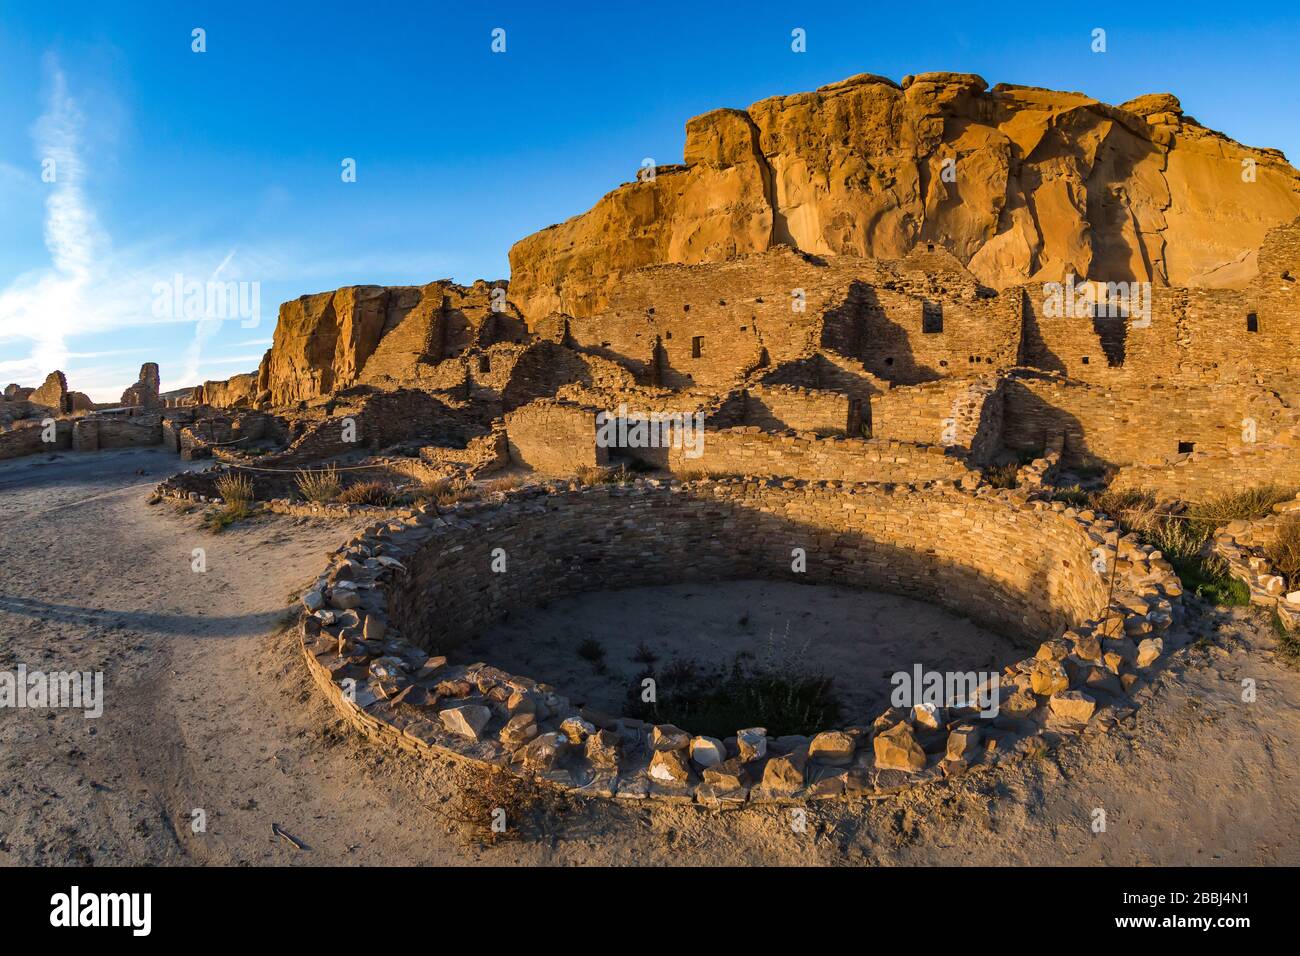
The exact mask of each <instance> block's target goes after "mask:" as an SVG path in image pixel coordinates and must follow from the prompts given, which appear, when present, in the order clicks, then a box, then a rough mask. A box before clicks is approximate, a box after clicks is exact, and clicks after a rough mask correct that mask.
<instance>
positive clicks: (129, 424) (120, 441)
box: [72, 414, 163, 451]
mask: <svg viewBox="0 0 1300 956" xmlns="http://www.w3.org/2000/svg"><path fill="white" fill-rule="evenodd" d="M162 441H163V428H162V416H161V415H158V414H152V415H137V416H133V417H129V418H128V417H126V416H118V415H87V416H85V417H83V418H78V419H75V420H74V422H73V426H72V448H73V450H74V451H99V450H101V449H107V448H139V447H144V446H148V445H158V444H161V443H162Z"/></svg>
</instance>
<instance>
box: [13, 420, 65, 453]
mask: <svg viewBox="0 0 1300 956" xmlns="http://www.w3.org/2000/svg"><path fill="white" fill-rule="evenodd" d="M43 433H44V427H43V426H42V425H41V422H40V420H30V421H23V422H17V423H15V424H14V426H13V427H12V428H9V429H6V430H2V431H0V459H5V458H21V457H23V456H24V455H38V454H41V453H44V452H52V451H67V450H68V449H70V448H71V447H72V422H71V421H70V420H68V419H60V420H58V421H56V422H55V426H54V435H55V440H54V441H53V442H44V441H42V440H41V438H42V435H43Z"/></svg>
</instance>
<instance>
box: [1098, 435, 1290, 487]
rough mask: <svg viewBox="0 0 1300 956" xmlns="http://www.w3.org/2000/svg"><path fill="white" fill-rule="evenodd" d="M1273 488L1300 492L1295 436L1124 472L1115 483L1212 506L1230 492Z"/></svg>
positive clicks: (1191, 455)
mask: <svg viewBox="0 0 1300 956" xmlns="http://www.w3.org/2000/svg"><path fill="white" fill-rule="evenodd" d="M1269 485H1283V486H1285V487H1289V488H1296V487H1300V438H1298V437H1297V435H1296V433H1295V432H1294V431H1293V432H1291V433H1288V434H1286V435H1283V436H1281V437H1280V439H1279V440H1278V441H1275V442H1268V443H1265V444H1258V445H1251V446H1243V447H1238V448H1233V449H1231V450H1229V451H1228V452H1226V453H1223V452H1219V453H1215V454H1206V453H1193V454H1190V455H1187V456H1184V457H1182V458H1180V459H1179V460H1178V461H1176V462H1173V463H1169V464H1161V465H1130V466H1128V467H1126V468H1121V469H1120V470H1119V473H1118V474H1116V475H1115V478H1114V480H1113V481H1112V482H1111V487H1112V488H1113V489H1115V490H1117V491H1124V490H1130V489H1133V490H1139V491H1152V492H1155V493H1156V494H1157V495H1159V496H1161V497H1166V498H1179V499H1182V500H1184V501H1208V500H1210V499H1213V498H1217V497H1219V496H1220V495H1223V494H1224V493H1225V492H1231V491H1243V490H1245V489H1248V488H1262V487H1267V486H1269Z"/></svg>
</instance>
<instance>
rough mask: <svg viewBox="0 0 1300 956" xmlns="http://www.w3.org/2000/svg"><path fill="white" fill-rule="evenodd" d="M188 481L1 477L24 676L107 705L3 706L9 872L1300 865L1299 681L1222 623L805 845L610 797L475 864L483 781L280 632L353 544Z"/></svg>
mask: <svg viewBox="0 0 1300 956" xmlns="http://www.w3.org/2000/svg"><path fill="white" fill-rule="evenodd" d="M178 467H179V463H178V462H177V460H176V459H175V458H174V457H172V456H170V455H167V454H165V453H164V452H162V451H161V450H156V449H153V450H141V451H121V452H101V453H97V454H93V455H74V454H63V455H60V456H56V457H55V458H54V460H48V459H47V458H45V457H41V458H34V459H23V460H19V461H15V462H6V463H0V528H3V534H0V670H8V671H13V670H15V669H16V668H17V666H18V665H19V664H25V665H27V667H28V668H30V669H35V668H38V667H39V668H44V669H59V670H71V669H76V670H102V671H104V673H105V698H106V701H105V709H104V715H103V716H102V717H101V718H99V719H86V718H84V717H83V716H81V714H80V713H75V712H69V711H59V710H31V709H24V710H17V709H11V708H5V709H0V862H5V863H46V864H50V863H53V864H58V863H101V864H108V863H163V864H207V863H211V864H257V863H295V864H311V863H349V862H355V863H398V864H400V863H420V864H434V865H438V864H448V863H463V862H487V863H523V864H538V863H560V864H574V863H646V864H651V863H653V864H663V863H691V864H695V863H701V864H708V863H779V864H801V863H850V864H864V863H881V864H889V863H963V862H969V863H987V864H1014V863H1057V862H1060V863H1108V864H1120V863H1174V864H1179V863H1287V864H1295V863H1297V862H1300V849H1298V848H1300V824H1298V821H1300V771H1297V765H1298V761H1297V757H1300V744H1298V743H1297V731H1298V730H1300V674H1297V673H1296V672H1295V671H1293V670H1288V669H1286V668H1284V667H1282V666H1280V665H1279V664H1278V663H1276V662H1275V661H1274V660H1273V659H1272V651H1271V648H1272V638H1271V636H1270V635H1269V634H1268V632H1267V628H1266V627H1264V626H1262V625H1260V624H1259V622H1257V621H1255V620H1254V619H1253V618H1252V617H1250V616H1249V615H1245V614H1239V615H1236V616H1226V615H1219V614H1217V613H1216V614H1212V615H1209V616H1205V617H1195V618H1194V619H1193V620H1191V621H1189V624H1188V626H1189V627H1190V628H1191V629H1192V631H1193V636H1194V637H1197V638H1200V639H1201V640H1200V642H1199V644H1197V645H1195V646H1193V647H1192V648H1189V649H1187V650H1185V651H1183V652H1180V653H1179V654H1178V655H1176V656H1175V659H1174V660H1173V661H1171V662H1170V665H1169V669H1168V670H1166V671H1165V672H1164V674H1163V675H1162V677H1161V679H1160V680H1159V681H1158V682H1157V684H1158V686H1157V687H1156V688H1154V691H1155V693H1154V696H1153V698H1152V700H1150V701H1147V702H1146V703H1145V704H1144V706H1143V708H1142V709H1141V710H1140V711H1139V713H1138V715H1137V718H1136V719H1135V721H1134V722H1133V724H1132V726H1129V727H1123V728H1119V729H1117V730H1116V731H1112V732H1111V733H1109V734H1095V735H1094V734H1089V735H1087V736H1085V737H1083V738H1080V739H1077V740H1073V741H1069V742H1067V743H1066V744H1065V745H1064V746H1063V747H1062V748H1061V749H1060V750H1059V751H1057V752H1055V753H1052V754H1049V755H1048V756H1047V757H1045V758H1043V759H1041V760H1038V761H1033V762H1031V763H1029V764H1027V765H1024V766H1019V767H1011V768H1001V769H999V770H996V771H993V772H988V773H976V774H971V775H968V776H967V777H966V778H964V779H962V780H961V781H960V782H957V783H955V784H950V785H945V786H941V787H936V788H929V789H926V790H923V791H919V792H916V793H912V794H908V795H905V796H903V797H900V798H895V799H891V800H885V801H881V802H879V803H876V804H861V803H857V804H840V803H834V804H832V803H822V804H816V805H813V806H811V807H810V808H809V809H808V810H807V814H806V826H804V827H802V828H801V827H800V826H799V819H798V818H797V816H796V815H793V814H791V812H790V811H789V810H788V809H766V810H745V811H732V812H728V813H724V814H714V813H710V812H707V811H702V810H698V809H695V808H691V807H667V808H658V809H653V810H651V809H649V808H647V807H645V806H643V805H642V806H635V805H634V806H628V805H624V804H622V803H613V804H610V803H599V802H598V803H591V804H576V805H572V806H567V807H565V806H562V807H555V808H550V809H549V810H548V811H546V812H545V813H541V814H540V815H537V816H535V817H534V818H533V819H532V820H531V822H529V823H527V825H523V824H524V821H522V820H521V826H522V829H524V830H525V831H526V832H524V833H522V834H521V838H519V839H515V840H510V841H506V842H503V843H501V844H499V845H497V846H495V847H489V848H484V847H482V846H478V845H475V844H472V843H469V842H467V841H468V840H469V831H468V829H467V828H466V827H465V826H464V825H463V824H461V823H458V822H455V820H454V819H449V817H448V811H449V810H450V811H452V812H451V817H452V818H454V817H455V816H456V812H455V810H454V808H455V806H456V805H457V803H458V798H457V797H456V796H455V795H456V793H457V792H458V791H457V788H456V787H455V786H454V784H455V782H456V780H457V779H459V774H460V771H457V770H455V769H454V768H452V767H450V766H448V765H445V764H441V763H424V762H420V761H417V760H414V759H412V758H408V757H405V756H402V755H395V754H388V753H381V752H378V751H375V750H374V749H373V748H371V747H369V746H368V745H365V744H364V743H362V742H361V741H359V740H357V739H356V738H355V737H353V736H351V735H349V734H346V733H344V732H343V731H342V730H341V728H340V725H339V723H338V721H337V720H336V719H335V718H334V717H333V714H332V713H331V712H330V711H329V710H328V708H327V707H326V706H325V705H324V704H323V703H322V702H321V701H320V700H319V699H318V697H317V696H316V695H315V694H314V693H313V692H312V688H311V685H310V682H309V680H308V678H307V676H306V672H305V669H304V667H303V665H302V664H301V663H300V662H299V660H298V659H297V657H296V655H295V653H294V651H293V649H292V642H291V640H290V639H289V637H288V636H287V635H286V634H284V633H282V632H280V630H279V626H280V623H281V621H282V620H283V619H284V616H285V613H286V611H287V610H288V607H289V602H290V594H291V592H293V591H295V590H296V589H297V588H299V587H301V586H302V585H303V584H305V583H306V582H307V581H308V580H310V578H311V577H312V576H313V575H314V574H315V572H316V571H317V570H318V569H319V567H320V566H321V565H322V563H323V555H324V553H325V552H326V551H328V550H330V549H332V548H333V547H334V546H335V545H336V544H337V543H338V542H339V541H341V540H342V539H343V538H345V537H346V536H348V535H349V534H350V533H351V531H352V530H353V529H351V528H349V527H345V526H342V525H338V524H328V523H321V522H312V521H306V520H293V519H285V518H268V519H263V520H259V521H256V522H253V523H251V524H249V525H247V526H244V527H237V528H233V529H228V530H227V531H225V532H223V533H221V534H219V535H212V534H210V533H208V532H206V531H203V530H201V529H200V528H199V527H198V522H197V520H196V519H195V517H194V516H178V515H176V514H174V513H173V512H172V510H171V509H170V506H166V505H162V506H152V507H151V506H149V505H147V504H146V503H145V497H146V495H147V493H148V491H149V489H151V488H152V486H153V485H154V484H156V483H157V481H158V480H159V479H160V478H162V477H163V476H165V475H166V474H169V473H171V472H173V471H175V470H176V469H177V468H178ZM141 469H143V470H144V471H145V472H146V474H143V475H142V474H137V472H138V471H140V470H141ZM194 548H203V549H205V552H206V560H207V571H206V572H204V573H196V572H195V571H193V570H192V569H191V562H192V551H193V549H194ZM1245 678H1249V679H1252V680H1254V681H1255V683H1256V687H1257V692H1258V697H1257V700H1256V701H1255V702H1253V703H1246V702H1244V701H1243V700H1242V699H1241V698H1242V685H1241V681H1242V680H1243V679H1245ZM517 809H518V811H519V815H520V816H526V813H525V811H526V810H527V808H525V807H520V808H517ZM1099 809H1100V810H1104V811H1105V820H1106V829H1105V832H1102V833H1094V832H1093V821H1094V820H1096V819H1097V816H1096V811H1097V810H1099ZM196 810H201V811H203V815H204V816H205V817H206V828H205V829H204V831H203V832H194V828H193V826H192V821H193V820H194V819H195V811H196ZM515 810H516V808H513V807H512V808H511V812H515ZM273 823H274V824H279V825H280V826H282V827H283V828H284V829H285V830H287V831H288V832H290V833H292V834H293V835H294V836H296V837H298V838H299V839H300V840H302V841H303V842H304V843H306V844H307V847H308V848H307V849H305V850H296V849H294V848H293V847H292V846H290V845H289V844H288V843H287V842H285V841H283V840H280V839H278V838H276V837H275V836H274V835H273V834H272V832H271V826H272V824H273Z"/></svg>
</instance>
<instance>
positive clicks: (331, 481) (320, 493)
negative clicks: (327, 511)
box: [296, 465, 340, 504]
mask: <svg viewBox="0 0 1300 956" xmlns="http://www.w3.org/2000/svg"><path fill="white" fill-rule="evenodd" d="M296 478H297V484H298V491H299V492H301V493H302V496H303V497H304V498H306V499H307V500H308V501H310V502H312V503H314V504H324V503H325V502H327V501H333V500H334V499H335V498H336V497H337V496H338V493H339V489H340V484H339V473H338V469H337V468H335V467H334V466H333V465H330V466H329V467H328V468H323V469H319V470H316V471H309V470H307V469H303V470H300V471H299V472H298V474H297V476H296Z"/></svg>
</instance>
